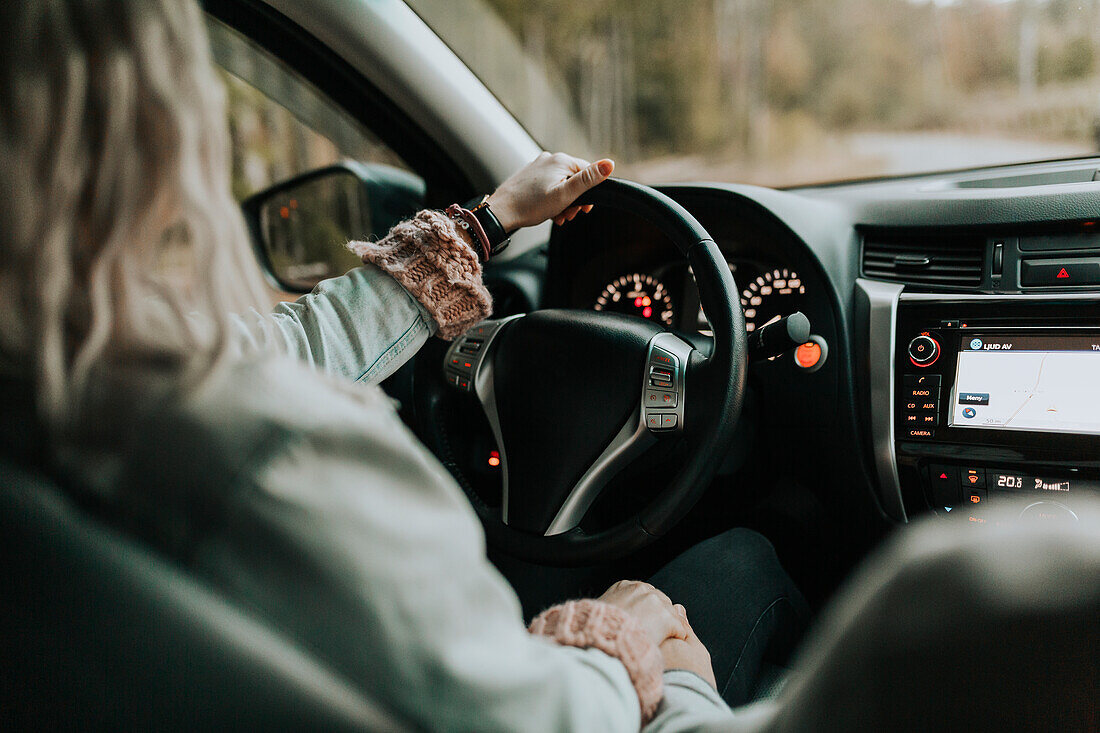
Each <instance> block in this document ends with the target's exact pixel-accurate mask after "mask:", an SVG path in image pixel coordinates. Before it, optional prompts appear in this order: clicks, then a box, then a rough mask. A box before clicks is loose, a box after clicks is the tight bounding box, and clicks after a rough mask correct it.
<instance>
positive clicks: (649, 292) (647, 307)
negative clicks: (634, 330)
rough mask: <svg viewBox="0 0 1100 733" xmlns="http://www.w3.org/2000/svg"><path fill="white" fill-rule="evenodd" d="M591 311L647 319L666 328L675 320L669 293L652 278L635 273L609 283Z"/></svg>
mask: <svg viewBox="0 0 1100 733" xmlns="http://www.w3.org/2000/svg"><path fill="white" fill-rule="evenodd" d="M592 308H593V309H594V310H598V311H611V312H613V313H626V314H628V315H631V316H639V317H641V318H648V319H649V320H651V321H660V322H661V323H663V324H665V325H666V326H671V325H672V322H673V317H674V312H673V308H672V298H671V297H669V294H668V289H667V288H666V287H665V286H664V285H663V284H662V283H661V282H660V281H659V280H657V279H656V278H654V277H653V276H651V275H643V274H640V273H637V272H635V273H632V274H630V275H623V276H622V277H620V278H618V279H617V280H614V281H612V282H611V283H609V284H608V286H607V287H606V288H604V289H603V292H602V293H600V297H598V298H596V303H595V305H593V306H592Z"/></svg>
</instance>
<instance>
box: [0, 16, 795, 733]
mask: <svg viewBox="0 0 1100 733" xmlns="http://www.w3.org/2000/svg"><path fill="white" fill-rule="evenodd" d="M0 27H2V28H4V29H5V33H4V34H3V38H2V40H0V186H2V187H3V188H2V191H0V192H2V199H0V200H3V201H5V203H6V211H5V213H4V215H3V217H0V359H2V362H0V363H2V367H3V384H4V385H5V394H8V395H13V397H12V399H11V400H9V401H7V402H6V403H5V410H4V417H3V434H4V435H5V436H6V437H7V438H10V439H9V440H6V441H5V449H4V453H5V455H4V458H5V460H17V461H21V462H24V463H27V464H31V465H34V466H36V467H37V468H39V469H41V470H44V471H46V472H47V473H50V474H52V475H54V476H57V477H61V478H63V479H64V484H65V485H66V486H67V487H69V490H71V491H73V492H76V493H79V494H81V495H82V497H83V498H85V499H87V498H90V499H92V500H94V502H95V503H96V504H97V505H98V506H100V507H102V508H103V514H104V516H107V517H109V518H110V519H111V521H112V522H113V523H114V524H116V525H117V526H119V527H121V528H123V529H125V530H126V531H128V532H130V533H132V534H134V535H137V536H138V537H140V538H141V539H143V540H144V541H146V542H147V543H149V544H151V545H152V546H153V547H154V548H155V549H156V550H157V551H159V552H161V553H162V554H164V555H166V556H168V557H170V558H172V559H174V560H175V561H176V562H177V563H178V564H180V565H181V566H183V567H184V568H185V569H186V570H187V571H188V572H189V573H191V574H193V575H194V576H196V577H198V578H201V579H202V580H203V581H204V582H206V583H207V584H209V585H210V586H211V587H213V588H215V589H216V590H217V591H218V592H220V593H221V594H222V595H223V596H225V597H227V598H229V599H231V600H234V601H236V602H238V603H240V604H242V605H245V606H247V607H249V608H250V609H253V610H254V611H255V612H256V613H258V614H259V615H260V616H262V617H263V618H264V620H265V621H266V622H267V623H269V624H270V625H271V626H273V627H274V628H276V629H278V630H280V631H282V632H285V633H287V634H289V635H290V636H292V637H294V638H296V639H301V640H303V641H304V644H305V647H306V648H309V649H310V650H311V651H312V652H313V653H315V654H317V655H318V656H319V657H321V658H322V659H323V660H324V662H325V663H326V664H327V665H328V666H329V668H331V669H334V670H337V671H338V672H339V673H340V674H341V675H342V676H343V677H345V678H346V679H347V680H349V682H350V683H351V684H353V685H354V686H356V687H357V688H359V689H360V690H362V691H363V692H364V694H366V695H367V696H369V697H370V698H372V699H375V700H377V701H379V702H381V704H382V705H383V707H384V708H385V709H386V710H388V711H391V712H392V714H393V715H394V716H395V717H396V718H397V719H398V720H399V721H400V722H402V724H404V725H408V726H411V727H417V728H427V729H432V730H520V729H522V730H601V731H636V730H638V728H639V727H640V726H641V725H648V726H649V728H650V729H652V730H674V729H681V728H684V727H687V726H689V725H693V724H695V723H698V722H700V721H702V720H710V719H715V720H720V719H723V718H726V717H728V716H729V715H730V711H729V708H728V707H727V706H726V704H725V703H724V702H723V700H722V697H721V696H720V695H719V694H718V692H717V691H716V689H715V684H716V680H715V675H714V670H713V669H712V665H711V661H710V656H709V654H708V652H707V649H706V648H705V647H704V646H703V644H702V643H701V642H700V641H699V638H698V637H697V636H696V634H695V632H694V631H693V629H692V627H691V625H690V624H689V623H688V619H687V616H686V613H685V610H684V607H683V606H682V605H674V604H673V602H672V600H670V599H669V597H668V596H666V595H665V594H664V593H662V592H661V591H659V590H657V589H656V588H655V587H653V586H652V585H649V584H647V583H640V582H632V581H631V582H628V581H623V582H621V583H617V584H616V585H614V586H612V587H611V588H610V589H609V590H608V591H607V593H605V594H604V595H603V596H602V597H601V598H600V599H587V600H579V601H569V602H567V603H564V604H561V605H559V606H555V607H554V608H552V609H550V610H548V611H547V612H545V613H543V614H541V615H540V616H539V617H538V618H537V619H536V620H535V621H534V622H533V623H532V624H531V626H530V631H529V630H528V628H527V627H526V626H525V624H524V622H523V619H522V616H521V612H520V606H519V604H518V602H517V599H516V597H515V595H514V593H513V592H512V590H511V589H510V588H509V586H508V585H507V583H506V582H505V581H504V580H503V578H502V577H501V576H500V575H499V574H498V573H497V572H496V571H495V569H494V568H493V567H492V565H490V563H489V562H488V561H487V559H486V557H485V552H484V540H483V535H482V533H481V528H480V526H479V525H478V523H477V520H476V517H475V515H474V513H473V512H472V510H471V508H470V507H469V506H468V505H467V503H466V501H465V499H464V497H463V494H462V492H461V491H460V490H459V488H458V487H457V486H455V484H454V483H453V481H452V480H451V479H450V478H449V477H448V476H447V474H446V472H445V471H444V470H443V469H442V467H441V466H440V465H439V464H438V463H437V462H436V461H435V460H434V458H433V457H432V456H431V455H430V454H429V453H428V452H427V451H426V450H425V449H424V448H423V447H422V446H421V445H420V444H419V443H418V442H417V441H416V439H415V438H414V437H413V435H412V434H411V433H410V432H409V431H408V430H407V429H406V428H405V427H404V426H403V425H402V424H401V422H400V421H399V420H398V418H397V417H396V415H395V413H394V411H393V409H392V407H391V406H390V404H389V402H388V400H386V399H385V398H384V396H383V395H382V393H381V392H380V391H379V390H378V389H377V388H366V389H365V388H363V387H362V386H361V385H354V386H353V385H352V384H351V382H352V381H353V380H359V381H360V382H366V383H370V384H374V383H377V382H378V381H380V380H381V379H382V378H384V377H385V376H386V375H387V374H389V373H391V372H392V371H393V370H394V369H396V368H397V367H398V366H399V365H400V364H401V363H403V362H404V361H405V360H407V359H408V358H409V357H410V356H411V355H412V354H414V353H415V352H416V350H417V348H418V347H419V346H420V345H421V344H422V343H423V342H424V341H425V340H426V339H427V338H428V337H429V336H430V335H431V334H432V333H438V334H440V335H442V336H444V337H453V336H454V335H456V334H458V333H461V332H462V331H463V330H464V329H465V328H467V327H468V326H470V325H471V324H472V323H475V322H476V321H478V320H480V319H481V318H484V317H485V316H487V315H488V313H489V306H490V303H489V297H488V294H487V293H486V291H485V289H484V286H483V285H482V283H481V264H480V262H479V258H478V256H477V251H478V249H479V247H480V246H481V244H482V242H481V241H480V239H479V237H480V234H479V233H478V232H477V231H476V227H474V228H472V227H470V226H468V224H469V222H468V221H466V214H465V213H463V212H461V211H459V212H457V213H456V212H452V213H451V215H448V214H446V213H442V212H433V211H425V212H421V213H420V214H418V215H417V216H416V217H414V218H413V219H411V220H409V221H408V222H404V223H402V224H400V225H398V226H397V227H395V229H394V230H393V232H391V234H390V235H389V236H388V237H387V238H385V239H383V240H382V241H380V242H377V243H373V244H368V243H357V244H354V245H353V246H354V248H355V249H356V251H357V252H358V253H359V254H360V255H361V256H362V257H363V259H364V262H365V264H364V266H363V267H362V268H359V269H357V270H354V271H352V272H351V273H349V274H348V275H346V276H344V277H341V278H336V279H334V280H330V281H328V282H325V283H322V284H321V285H320V286H319V287H318V288H317V290H316V291H315V292H314V293H312V294H311V295H308V296H306V297H304V298H302V299H301V300H300V301H298V302H297V303H293V304H288V305H283V306H280V307H279V308H277V309H276V310H275V312H274V313H267V312H265V309H264V306H263V295H262V290H261V287H260V283H259V282H258V280H257V268H256V266H255V263H254V262H253V261H252V259H251V258H252V255H251V252H250V248H249V245H248V242H247V241H246V234H245V231H244V228H243V224H242V219H241V216H240V213H239V211H238V208H237V206H236V204H235V203H234V201H233V199H232V197H231V195H230V190H229V181H228V175H227V153H228V150H227V145H228V143H227V133H226V123H225V105H224V100H223V91H222V89H221V88H220V85H219V83H218V81H217V80H216V77H215V75H214V73H213V71H212V67H211V64H210V59H209V54H208V49H207V42H206V38H205V34H204V29H203V23H202V17H201V12H200V10H199V8H198V7H197V5H196V4H195V3H194V2H192V0H133V1H132V2H125V3H123V2H114V1H112V0H40V1H36V2H30V1H29V0H28V1H25V2H24V1H19V0H17V1H15V2H5V3H3V4H2V5H0ZM612 167H613V166H612V163H611V162H610V161H607V160H603V161H597V162H596V163H592V164H589V163H587V162H586V161H580V160H577V159H575V158H572V157H570V156H566V155H553V156H551V155H543V156H540V157H539V158H538V159H537V160H535V161H534V162H532V163H531V164H530V165H528V166H527V167H526V168H524V169H523V170H522V171H520V172H519V173H517V174H516V175H515V176H513V177H512V178H511V179H509V180H508V181H507V182H505V183H504V184H503V185H502V186H501V187H500V188H499V189H498V190H497V191H496V192H494V194H493V195H492V197H491V199H490V206H491V208H492V209H493V210H494V212H495V213H496V215H497V216H498V218H499V219H500V220H501V224H502V225H503V226H504V227H505V228H507V229H514V228H517V227H521V226H526V225H532V224H536V223H539V222H541V221H545V220H547V219H555V220H556V221H558V222H559V223H560V222H561V221H562V220H564V219H568V218H572V217H573V216H576V215H577V214H578V212H579V209H578V208H577V207H573V206H571V202H572V201H574V200H575V198H576V197H577V196H578V195H579V194H580V193H582V192H583V191H585V190H586V189H588V188H590V187H591V186H593V185H595V184H597V183H599V182H600V181H602V180H603V179H604V178H606V177H607V176H608V175H609V174H610V173H611V170H612ZM463 222H466V224H467V226H463ZM180 251H185V252H186V253H187V255H188V258H187V262H189V268H190V271H189V272H188V273H187V277H185V278H183V280H182V281H181V280H180V279H179V278H178V277H174V278H173V279H171V280H169V279H165V278H163V277H161V276H160V275H158V272H160V269H158V267H157V266H156V265H157V262H158V259H159V258H161V257H163V256H165V254H166V253H167V252H172V253H173V254H174V256H178V255H179V253H180ZM233 314H235V315H233ZM20 396H21V397H20ZM725 541H726V542H728V541H730V540H725ZM750 544H755V549H752V548H749V549H747V550H744V552H743V554H742V560H744V557H749V556H754V555H753V554H752V553H755V556H757V557H762V558H764V559H763V560H762V561H761V562H762V564H767V563H771V564H772V565H774V568H775V569H774V571H770V570H769V571H768V572H770V573H771V576H772V577H773V578H774V577H780V578H781V581H779V582H773V583H772V584H771V586H770V587H775V588H779V589H780V590H778V591H776V592H777V593H782V594H789V595H790V596H791V597H792V598H795V597H796V596H797V592H796V591H793V589H792V590H790V591H788V590H787V588H788V586H789V582H788V581H785V580H782V578H784V577H785V576H782V571H781V570H780V569H778V564H777V563H775V560H774V553H771V550H770V547H767V545H766V542H765V541H763V540H762V539H758V540H750ZM743 549H744V548H743ZM712 552H713V550H712ZM769 567H771V566H769ZM303 568H306V569H308V572H303V571H302V570H303ZM727 570H728V569H727V568H723V567H721V566H716V565H711V566H710V571H711V573H712V574H713V573H719V574H721V573H724V572H726V571H727ZM731 572H732V571H731ZM689 580H690V579H688V581H689ZM681 581H682V582H687V581H684V580H683V579H682V578H681ZM669 582H670V584H671V585H675V581H674V580H673V579H670V581H669ZM730 582H731V583H732V582H734V581H733V580H732V579H730ZM706 584H707V585H708V588H709V591H708V592H713V590H714V580H713V578H712V579H710V580H707V581H706ZM688 586H689V587H690V583H688ZM685 592H687V591H685ZM765 605H766V604H765ZM773 605H774V604H773ZM769 608H771V606H769ZM760 618H761V615H760V614H757V615H756V618H755V620H756V621H760ZM753 621H754V619H753V618H748V619H747V620H745V621H743V622H742V623H741V626H747V627H748V630H747V631H745V632H744V634H742V635H741V636H731V637H729V638H730V641H729V644H728V646H730V648H729V649H724V650H723V656H724V657H727V656H728V657H729V658H730V659H731V660H734V659H739V658H741V657H745V658H746V659H747V658H749V657H752V656H753V655H754V654H757V652H758V651H759V650H755V647H756V646H760V640H759V638H756V639H754V638H753V637H752V634H753V633H754V630H755V629H756V628H757V627H758V626H759V624H755V625H754V624H753ZM730 625H731V627H734V626H736V624H735V623H734V622H732V621H731V624H730ZM716 633H717V632H716ZM716 638H717V637H716ZM723 638H725V637H723ZM723 645H724V646H726V642H725V641H723ZM746 650H747V651H746ZM726 666H728V667H729V669H726ZM734 666H735V665H733V663H732V661H731V662H730V663H729V665H725V666H722V667H721V668H722V669H723V672H722V674H721V675H720V677H721V682H722V688H723V690H727V689H729V686H730V684H731V680H732V679H733V678H734V677H735V676H736V670H734V669H733V668H734ZM738 684H740V683H738Z"/></svg>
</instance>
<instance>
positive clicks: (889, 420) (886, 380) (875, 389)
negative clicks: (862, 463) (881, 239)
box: [856, 278, 908, 522]
mask: <svg viewBox="0 0 1100 733" xmlns="http://www.w3.org/2000/svg"><path fill="white" fill-rule="evenodd" d="M856 288H858V290H859V291H860V292H861V293H862V294H863V296H864V297H865V298H866V300H867V303H868V306H869V312H868V314H867V347H868V348H867V351H868V360H869V369H870V375H869V377H870V387H871V401H870V406H871V442H872V446H873V449H874V456H873V457H874V464H875V473H876V478H877V479H878V492H879V499H880V500H881V502H882V508H883V510H884V511H885V512H886V514H887V515H888V516H890V517H891V518H892V519H895V520H897V521H899V522H907V521H908V517H907V516H906V513H905V504H904V502H903V501H902V497H901V482H900V480H899V479H898V464H897V459H896V456H895V453H894V349H895V347H896V338H897V337H896V328H897V312H898V300H899V298H900V297H902V290H903V289H904V286H903V285H900V284H898V283H889V282H881V281H877V280H866V279H864V278H859V279H857V280H856Z"/></svg>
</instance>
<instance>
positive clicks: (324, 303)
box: [234, 265, 437, 384]
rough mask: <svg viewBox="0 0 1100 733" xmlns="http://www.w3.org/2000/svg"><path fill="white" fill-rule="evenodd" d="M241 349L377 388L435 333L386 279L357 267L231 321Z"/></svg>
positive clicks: (421, 313) (413, 302) (375, 270)
mask: <svg viewBox="0 0 1100 733" xmlns="http://www.w3.org/2000/svg"><path fill="white" fill-rule="evenodd" d="M234 320H235V326H236V328H237V330H238V332H239V336H240V338H241V340H242V342H243V343H244V345H245V347H246V349H245V350H246V351H247V350H251V351H256V352H263V351H277V352H282V353H287V354H289V355H291V356H294V357H297V358H298V359H300V360H301V361H304V362H306V363H307V364H310V365H312V366H314V367H316V368H318V369H320V370H321V371H324V372H327V373H330V374H335V375H338V376H341V377H344V378H347V379H351V380H354V381H359V382H365V383H368V384H377V383H379V382H381V381H382V380H383V379H385V378H386V377H388V376H389V375H390V374H393V373H394V372H395V371H397V370H398V369H399V368H400V367H401V365H402V364H404V363H405V362H406V361H408V360H409V359H410V358H411V357H412V356H413V355H415V354H416V352H417V351H419V350H420V347H421V346H423V345H424V343H425V342H426V341H427V340H428V338H429V337H430V336H431V335H432V334H433V333H435V331H436V329H437V325H436V323H435V321H434V320H433V319H432V317H431V316H430V315H428V311H427V310H426V309H425V308H424V307H423V306H422V305H421V304H420V303H419V302H418V301H417V300H416V299H415V298H413V297H412V296H411V295H410V294H409V293H408V291H406V290H405V289H404V288H403V287H401V285H400V284H399V283H398V282H397V281H396V280H395V279H394V278H392V277H391V276H389V275H388V274H386V273H385V272H383V271H382V270H380V269H379V268H377V267H375V266H374V265H364V266H363V267H357V268H355V269H354V270H352V271H350V272H348V273H347V274H346V275H342V276H341V277H335V278H332V279H330V280H325V281H323V282H321V283H319V284H318V285H317V287H316V288H314V289H313V292H311V293H309V294H308V295H304V296H302V297H301V298H299V299H298V300H296V301H295V302H293V303H280V304H279V305H277V306H276V307H275V309H274V310H273V311H272V312H271V313H267V314H262V313H259V312H257V311H255V310H253V311H252V312H251V313H248V314H245V315H242V316H237V317H235V319H234Z"/></svg>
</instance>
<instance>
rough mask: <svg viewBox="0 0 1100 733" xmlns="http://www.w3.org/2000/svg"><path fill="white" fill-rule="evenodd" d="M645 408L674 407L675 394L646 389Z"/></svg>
mask: <svg viewBox="0 0 1100 733" xmlns="http://www.w3.org/2000/svg"><path fill="white" fill-rule="evenodd" d="M645 406H646V407H676V393H675V392H664V391H662V390H656V389H647V390H646V391H645Z"/></svg>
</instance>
